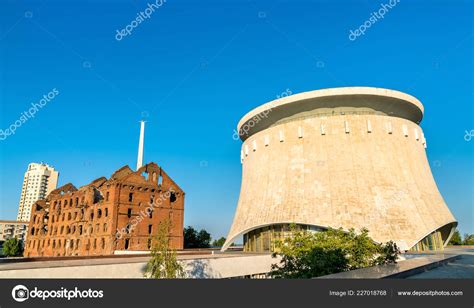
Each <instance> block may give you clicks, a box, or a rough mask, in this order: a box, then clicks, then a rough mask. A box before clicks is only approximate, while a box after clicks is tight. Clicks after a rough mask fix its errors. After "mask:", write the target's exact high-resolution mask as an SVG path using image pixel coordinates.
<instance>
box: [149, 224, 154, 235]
mask: <svg viewBox="0 0 474 308" xmlns="http://www.w3.org/2000/svg"><path fill="white" fill-rule="evenodd" d="M152 230H153V225H148V234H151V232H152Z"/></svg>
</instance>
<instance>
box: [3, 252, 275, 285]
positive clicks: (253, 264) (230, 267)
mask: <svg viewBox="0 0 474 308" xmlns="http://www.w3.org/2000/svg"><path fill="white" fill-rule="evenodd" d="M147 259H148V258H145V257H141V258H137V260H133V261H132V260H121V259H113V260H83V261H80V262H79V261H72V260H61V261H54V260H53V261H40V262H28V263H26V264H25V263H12V264H5V265H2V266H0V278H66V279H67V278H143V273H144V270H145V266H146V261H147ZM180 261H181V262H182V263H183V266H184V268H185V272H186V276H187V278H231V277H240V276H245V275H255V274H262V273H268V272H269V271H270V269H271V265H272V264H274V263H277V262H279V261H278V259H275V258H272V257H271V255H245V254H241V255H233V256H226V255H217V256H207V257H202V258H199V257H192V258H187V259H182V260H180Z"/></svg>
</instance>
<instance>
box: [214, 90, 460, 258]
mask: <svg viewBox="0 0 474 308" xmlns="http://www.w3.org/2000/svg"><path fill="white" fill-rule="evenodd" d="M422 117H423V105H422V104H421V103H420V102H419V101H418V100H417V99H416V98H414V97H413V96H410V95H407V94H404V93H401V92H398V91H393V90H386V89H379V88H365V87H354V88H335V89H324V90H317V91H311V92H305V93H300V94H296V95H292V96H289V97H285V98H283V99H278V100H275V101H272V102H270V103H267V104H264V105H262V106H260V107H258V108H256V109H254V110H253V111H251V112H249V113H248V114H247V115H245V116H244V117H243V118H242V120H241V121H240V122H239V126H238V130H239V134H240V138H241V139H242V140H243V144H242V151H241V161H242V168H243V169H242V186H241V191H240V198H239V203H238V206H237V210H236V213H235V217H234V221H233V224H232V227H231V229H230V231H229V234H228V237H227V241H226V243H225V244H224V246H223V248H222V249H223V250H225V249H227V247H229V245H230V244H231V243H232V242H233V241H234V240H235V239H236V238H237V237H238V236H242V235H244V234H246V233H248V232H249V231H252V230H256V229H259V228H262V227H266V226H272V225H277V224H283V223H296V224H301V225H308V226H316V227H319V228H340V227H341V228H343V229H345V230H348V229H350V228H355V229H360V228H363V227H365V228H367V229H369V232H370V233H369V234H370V236H371V237H372V238H373V239H374V240H376V241H378V242H386V241H389V240H394V241H396V242H397V243H398V245H399V246H400V247H401V249H402V250H408V249H410V248H412V247H413V246H414V245H415V244H417V243H418V242H420V241H421V240H422V239H424V238H425V237H426V236H427V235H429V234H430V233H432V232H434V231H437V230H439V231H440V234H441V237H442V241H443V244H446V243H447V241H448V240H449V238H450V236H451V234H452V232H453V229H454V227H455V226H456V225H457V222H456V220H455V218H454V217H453V215H452V214H451V212H450V211H449V209H448V207H447V205H446V204H445V202H444V200H443V198H442V196H441V194H440V193H439V191H438V189H437V187H436V183H435V181H434V179H433V176H432V173H431V170H430V167H429V164H428V160H427V157H426V152H425V148H426V140H425V138H424V134H423V131H422V129H421V128H420V127H419V126H418V124H419V123H420V121H421V119H422Z"/></svg>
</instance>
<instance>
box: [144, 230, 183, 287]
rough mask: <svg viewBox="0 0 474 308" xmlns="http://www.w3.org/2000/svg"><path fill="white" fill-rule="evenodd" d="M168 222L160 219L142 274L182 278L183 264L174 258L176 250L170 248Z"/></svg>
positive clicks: (149, 276) (152, 276) (154, 276)
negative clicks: (148, 258) (149, 257)
mask: <svg viewBox="0 0 474 308" xmlns="http://www.w3.org/2000/svg"><path fill="white" fill-rule="evenodd" d="M170 228H171V227H170V222H169V221H162V222H161V223H160V224H159V226H158V234H157V235H156V237H155V238H154V239H153V242H152V249H151V259H150V260H149V261H148V263H147V265H146V268H145V274H144V276H145V277H147V278H157V279H159V278H184V276H185V273H184V269H183V266H182V265H181V263H180V262H179V261H178V260H177V258H176V251H175V250H173V249H171V248H170V245H169V242H170V236H169V234H170Z"/></svg>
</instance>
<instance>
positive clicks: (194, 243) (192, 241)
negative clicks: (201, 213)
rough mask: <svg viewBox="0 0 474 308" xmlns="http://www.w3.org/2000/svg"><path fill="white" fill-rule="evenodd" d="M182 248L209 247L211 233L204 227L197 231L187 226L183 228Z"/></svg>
mask: <svg viewBox="0 0 474 308" xmlns="http://www.w3.org/2000/svg"><path fill="white" fill-rule="evenodd" d="M183 235H184V248H209V247H210V245H211V234H210V233H209V232H207V231H206V230H204V229H201V231H199V232H197V231H196V230H195V229H194V228H193V227H191V226H188V227H187V228H184V230H183Z"/></svg>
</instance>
